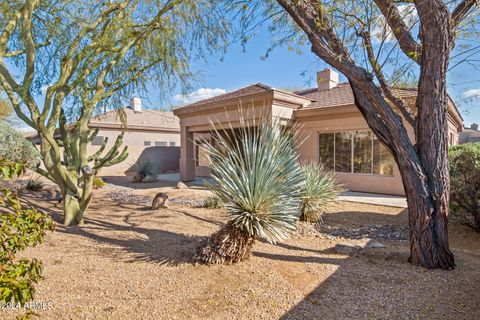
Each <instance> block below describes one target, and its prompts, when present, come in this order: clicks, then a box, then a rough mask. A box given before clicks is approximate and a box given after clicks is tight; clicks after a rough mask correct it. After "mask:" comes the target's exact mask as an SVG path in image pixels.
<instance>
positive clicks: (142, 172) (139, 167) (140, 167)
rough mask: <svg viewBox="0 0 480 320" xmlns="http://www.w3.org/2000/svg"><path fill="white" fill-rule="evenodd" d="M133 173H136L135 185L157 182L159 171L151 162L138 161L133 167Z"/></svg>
mask: <svg viewBox="0 0 480 320" xmlns="http://www.w3.org/2000/svg"><path fill="white" fill-rule="evenodd" d="M133 172H135V176H134V177H133V182H135V183H139V182H146V181H157V176H158V170H157V167H156V166H155V165H154V164H153V162H151V161H150V160H141V161H138V162H137V163H136V164H135V165H134V166H133Z"/></svg>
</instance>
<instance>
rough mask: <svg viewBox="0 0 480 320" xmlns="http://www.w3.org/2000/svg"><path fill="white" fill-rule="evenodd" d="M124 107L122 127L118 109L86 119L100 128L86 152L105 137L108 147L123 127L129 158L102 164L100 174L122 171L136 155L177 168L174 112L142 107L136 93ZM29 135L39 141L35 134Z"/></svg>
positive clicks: (177, 133)
mask: <svg viewBox="0 0 480 320" xmlns="http://www.w3.org/2000/svg"><path fill="white" fill-rule="evenodd" d="M123 111H124V112H125V115H126V124H125V127H124V128H123V127H122V122H121V120H120V117H119V113H118V112H117V111H109V112H105V113H102V114H99V115H97V116H95V117H92V118H91V119H90V122H89V123H88V127H89V129H91V130H94V129H96V128H98V129H99V131H98V134H97V136H96V137H95V138H94V139H93V141H92V142H91V145H89V146H88V151H87V152H88V154H93V153H95V152H96V151H97V150H98V149H99V148H100V147H101V145H102V144H103V141H104V140H105V139H106V138H108V142H107V147H106V151H108V150H109V147H111V146H112V145H113V144H114V142H115V140H116V138H117V136H118V135H120V134H121V132H122V131H125V135H124V137H123V145H125V146H128V158H127V159H126V160H125V161H123V162H121V163H119V164H116V165H114V166H111V167H107V168H103V169H102V171H101V172H100V175H123V174H125V173H126V172H127V171H128V170H129V169H131V168H132V166H133V165H134V164H135V163H136V162H137V161H139V159H143V160H146V159H148V160H149V161H152V162H153V163H154V164H155V165H156V167H157V168H158V170H159V172H162V171H170V170H173V171H175V170H178V163H179V160H178V159H179V157H180V124H179V119H178V118H177V117H176V116H175V115H174V114H173V112H167V111H160V110H150V109H144V108H142V100H141V99H140V98H138V97H134V98H132V99H131V100H130V105H129V106H128V107H125V108H123ZM58 135H60V133H59V132H58ZM30 139H31V140H33V141H35V142H36V143H39V137H38V136H37V135H36V134H35V135H34V136H32V137H30ZM106 151H105V152H106Z"/></svg>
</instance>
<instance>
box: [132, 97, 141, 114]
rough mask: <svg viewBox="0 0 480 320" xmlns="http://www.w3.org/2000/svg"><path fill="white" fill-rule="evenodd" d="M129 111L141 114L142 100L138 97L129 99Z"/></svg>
mask: <svg viewBox="0 0 480 320" xmlns="http://www.w3.org/2000/svg"><path fill="white" fill-rule="evenodd" d="M130 109H132V110H133V111H135V112H138V113H141V112H142V99H140V98H139V97H133V98H132V99H130Z"/></svg>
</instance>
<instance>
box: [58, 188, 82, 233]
mask: <svg viewBox="0 0 480 320" xmlns="http://www.w3.org/2000/svg"><path fill="white" fill-rule="evenodd" d="M63 205H64V212H65V220H64V222H63V224H64V225H65V226H75V225H79V224H83V214H84V210H83V209H82V206H81V205H80V201H79V199H78V198H77V197H76V196H75V195H73V194H71V193H69V192H68V191H67V192H66V194H64V195H63Z"/></svg>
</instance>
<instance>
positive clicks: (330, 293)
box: [0, 186, 480, 319]
mask: <svg viewBox="0 0 480 320" xmlns="http://www.w3.org/2000/svg"><path fill="white" fill-rule="evenodd" d="M127 188H128V187H127ZM113 189H114V190H113ZM120 189H121V188H117V187H114V188H107V189H105V190H100V191H96V193H95V200H94V202H93V203H92V206H91V208H90V210H89V212H88V215H87V218H86V224H85V225H84V226H82V227H73V228H68V229H65V228H64V227H62V226H61V225H58V227H57V230H56V231H55V232H54V233H52V234H49V235H48V236H47V238H46V241H45V243H43V244H42V245H40V246H38V247H36V248H32V249H28V250H27V251H26V253H25V255H26V256H28V257H35V258H39V259H41V260H43V262H44V275H45V279H44V280H43V281H42V282H41V283H40V284H39V285H38V286H37V292H36V296H35V301H37V302H49V303H51V306H52V308H51V309H49V310H47V309H45V310H39V311H38V313H39V315H40V316H41V318H42V319H478V318H479V310H480V249H479V246H478V244H479V243H480V235H479V234H475V233H473V232H471V231H470V230H469V229H467V228H466V227H463V226H459V225H455V224H451V225H450V230H451V232H450V239H451V244H452V248H453V250H454V253H455V256H456V261H457V268H456V269H455V270H453V271H438V270H435V271H427V270H424V269H422V268H416V267H413V266H411V265H409V264H408V263H407V262H406V260H407V257H408V242H407V241H405V240H401V239H400V240H399V239H397V238H394V239H391V238H389V237H387V238H386V239H384V238H382V237H379V236H376V235H378V234H379V233H380V234H383V233H387V232H388V230H390V231H392V230H393V231H394V232H403V231H402V230H403V229H402V228H403V227H404V226H405V224H406V221H407V216H406V212H405V211H402V209H396V208H387V207H380V206H374V205H363V204H358V203H346V202H341V203H338V204H337V205H336V206H335V207H333V208H332V210H330V211H329V212H328V213H326V214H325V216H324V220H325V226H324V227H323V228H322V227H318V226H314V225H309V224H303V223H302V224H300V226H299V230H298V231H297V233H296V234H295V235H293V236H292V237H291V238H290V239H288V240H287V241H285V242H284V243H282V244H278V245H271V244H268V243H264V242H261V241H258V242H257V243H256V244H255V247H254V253H253V256H252V258H251V259H250V260H248V261H245V262H242V263H240V264H237V265H232V266H210V267H209V266H199V265H194V264H192V263H191V257H192V256H193V254H194V252H195V248H196V246H197V245H198V243H199V241H200V240H201V238H202V237H204V236H207V235H209V234H211V233H213V232H215V231H216V230H218V228H220V227H221V226H222V224H223V223H225V221H226V220H225V217H224V215H223V214H222V211H221V210H218V209H217V210H209V209H202V208H193V207H190V206H186V205H184V204H183V203H181V202H178V203H175V202H173V204H172V206H171V207H170V208H168V209H161V210H156V211H151V210H149V209H148V206H149V205H150V201H147V199H151V198H152V196H153V195H154V194H155V193H156V192H160V191H161V192H167V193H168V194H169V196H170V197H171V198H188V199H193V200H197V201H198V200H199V199H202V198H204V197H206V196H208V195H209V193H208V192H206V191H202V190H176V189H174V188H171V187H168V186H163V187H159V189H156V190H150V189H137V190H134V189H130V190H129V189H123V191H121V190H120ZM112 192H113V193H114V194H115V192H116V196H115V195H114V196H112ZM122 192H123V193H122ZM52 194H54V192H52V191H45V192H43V193H36V194H30V193H23V194H22V198H23V199H24V200H25V201H26V202H29V203H30V204H34V205H36V206H39V207H41V208H43V210H45V211H47V212H49V213H50V214H52V216H53V217H54V219H56V220H57V221H60V220H61V215H60V214H61V208H60V207H59V205H58V203H57V202H56V201H53V200H50V201H46V200H43V198H47V197H50V198H52V197H51V196H50V195H52ZM120 194H122V196H123V197H124V198H121V197H120ZM133 195H136V196H140V197H143V198H140V197H139V198H132V196H133ZM129 197H131V198H129ZM132 199H133V200H132ZM141 199H143V200H142V201H143V202H142V201H140V200H141ZM382 226H387V229H388V230H387V229H385V228H382ZM384 229H385V230H384ZM331 230H343V231H342V232H340V233H338V232H337V234H336V233H334V232H331ZM378 230H380V231H378ZM367 231H368V232H367ZM364 236H365V237H364ZM367 236H368V237H367ZM370 238H375V239H376V241H379V242H381V243H382V244H383V245H385V248H382V249H367V248H364V246H365V245H366V244H367V243H369V242H370V241H371V240H370ZM340 247H341V248H343V249H345V248H349V247H352V248H360V249H358V250H338V248H340ZM15 315H16V313H15V312H12V311H9V310H3V311H1V310H0V319H13V318H14V317H15Z"/></svg>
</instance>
